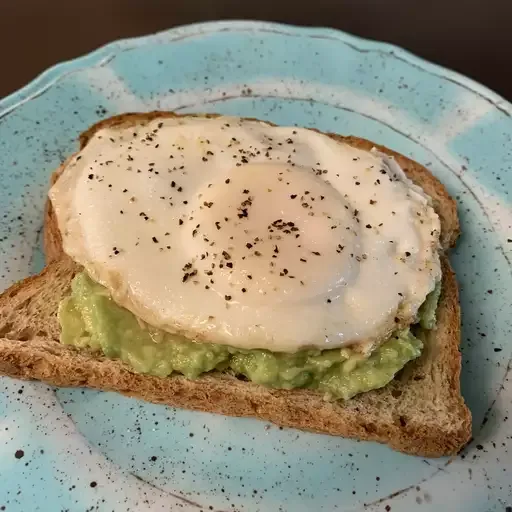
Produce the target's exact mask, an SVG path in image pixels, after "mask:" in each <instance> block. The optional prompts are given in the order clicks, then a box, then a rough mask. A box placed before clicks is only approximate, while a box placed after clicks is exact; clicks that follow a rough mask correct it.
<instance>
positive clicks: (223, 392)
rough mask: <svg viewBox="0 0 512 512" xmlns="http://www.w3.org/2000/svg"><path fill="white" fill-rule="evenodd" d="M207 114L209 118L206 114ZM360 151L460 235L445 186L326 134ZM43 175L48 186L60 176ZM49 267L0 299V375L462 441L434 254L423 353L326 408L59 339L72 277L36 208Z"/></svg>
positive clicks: (345, 429) (418, 440)
mask: <svg viewBox="0 0 512 512" xmlns="http://www.w3.org/2000/svg"><path fill="white" fill-rule="evenodd" d="M174 116H176V114H173V113H169V112H152V113H148V114H124V115H121V116H116V117H114V118H110V119H107V120H105V121H102V122H100V123H97V124H96V125H94V126H93V127H91V128H90V129H89V130H87V131H86V132H84V133H83V134H82V135H81V137H80V144H81V148H83V147H85V145H86V144H87V142H88V141H89V140H90V138H91V137H92V136H93V134H94V133H95V132H96V131H97V130H98V129H101V128H103V127H107V126H109V127H121V126H123V127H124V126H130V125H140V124H142V123H145V122H148V121H150V120H151V119H154V118H157V117H159V118H162V117H174ZM208 117H210V116H208ZM329 135H330V136H331V137H333V138H336V139H337V140H342V141H344V142H347V143H349V144H351V145H352V146H354V147H358V148H360V149H364V150H370V149H371V148H372V147H377V148H378V149H379V150H381V151H383V152H385V153H387V154H390V155H393V156H394V157H395V158H396V159H397V161H398V163H399V165H400V166H401V167H402V169H404V172H405V173H406V174H407V175H408V176H409V178H410V179H411V180H413V181H414V182H415V183H416V184H418V185H420V186H422V187H423V189H424V190H425V191H426V192H427V193H428V194H429V195H430V196H431V197H432V198H433V200H434V206H435V208H436V211H437V212H438V214H439V216H440V218H441V224H442V245H443V247H444V248H446V249H447V248H448V247H450V246H451V245H453V244H454V243H455V240H456V238H457V236H458V234H459V222H458V217H457V212H456V206H455V202H454V201H453V199H452V198H451V197H450V196H449V195H448V193H447V191H446V189H445V187H444V186H443V185H442V184H441V183H440V182H439V181H438V180H437V179H436V178H435V177H434V176H432V175H431V174H430V172H429V171H428V170H427V169H426V168H425V167H423V166H421V165H420V164H418V163H416V162H413V161H412V160H410V159H408V158H406V157H404V156H402V155H399V154H397V153H395V152H393V151H391V150H389V149H387V148H384V147H382V146H377V145H376V144H374V143H372V142H370V141H367V140H364V139H359V138H355V137H342V136H340V135H333V134H329ZM65 165H66V163H64V164H63V165H62V166H61V167H60V168H59V169H58V170H57V171H56V172H55V173H54V175H53V176H52V183H53V182H55V181H56V179H58V176H59V175H60V173H61V172H62V170H63V169H64V167H65ZM44 240H45V251H46V256H47V260H48V266H47V267H46V268H45V269H44V270H43V272H42V273H41V274H40V275H38V276H35V277H30V278H28V279H26V280H24V281H22V282H20V283H17V284H15V285H14V286H13V287H11V288H9V289H8V290H7V291H5V292H4V293H3V294H2V295H0V373H1V374H4V375H9V376H11V377H16V378H21V379H37V380H42V381H45V382H48V383H49V384H52V385H56V386H85V387H91V388H97V389H103V390H110V391H117V392H119V393H122V394H124V395H128V396H133V397H136V398H141V399H143V400H147V401H149V402H154V403H162V404H166V405H169V406H173V407H182V408H187V409H196V410H201V411H207V412H213V413H219V414H224V415H229V416H249V417H255V418H259V419H262V420H266V421H271V422H273V423H276V424H278V425H281V426H284V427H292V428H299V429H302V430H308V431H314V432H322V433H327V434H332V435H339V436H344V437H350V438H355V439H361V440H370V441H377V442H380V443H386V444H388V445H389V446H390V447H392V448H394V449H396V450H399V451H402V452H405V453H410V454H414V455H422V456H427V457H437V456H442V455H450V454H455V453H457V452H458V451H459V450H460V449H461V447H462V446H463V445H464V444H465V443H466V442H467V441H468V440H469V439H470V436H471V414H470V412H469V410H468V409H467V407H466V405H465V404H464V401H463V399H462V397H461V394H460V382H459V379H460V365H461V358H460V353H459V342H460V308H459V300H458V289H457V283H456V279H455V275H454V273H453V271H452V269H451V267H450V264H449V262H448V259H447V258H446V257H445V256H442V265H443V291H442V294H441V298H440V302H439V306H438V310H437V317H438V321H437V326H436V328H435V329H434V330H432V331H429V332H427V333H426V335H425V339H424V345H425V348H424V350H423V353H422V355H421V356H420V357H419V358H418V359H417V360H415V361H413V362H411V363H409V364H407V365H406V367H405V368H404V369H403V370H402V371H401V372H400V373H399V375H398V376H397V377H396V378H395V379H394V380H393V381H392V382H391V383H390V384H388V385H387V386H385V387H384V388H382V389H378V390H373V391H370V392H367V393H363V394H361V395H358V396H356V397H354V398H352V399H350V400H347V401H338V402H328V401H325V400H324V399H323V397H322V394H321V393H318V392H316V391H311V390H303V389H295V390H277V389H268V388H265V387H263V386H260V385H257V384H254V383H252V382H247V381H243V380H239V379H237V378H235V377H234V376H231V375H228V374H223V373H219V372H212V373H209V374H207V375H205V376H202V377H200V378H198V379H196V380H190V379H186V378H185V377H183V376H181V375H172V376H170V377H166V378H159V377H153V376H148V375H142V374H138V373H135V372H134V371H133V370H132V369H131V368H130V367H129V366H128V365H126V364H124V363H122V362H121V361H117V360H111V359H107V358H104V357H99V356H98V355H97V354H92V353H89V352H86V351H79V350H76V349H74V348H72V347H68V346H65V345H62V344H61V343H60V342H59V333H60V327H59V324H58V320H57V318H56V311H57V306H58V303H59V302H60V300H61V298H62V297H64V296H66V295H67V294H68V293H69V284H70V282H71V279H72V277H73V275H74V274H75V273H76V272H77V271H79V270H80V268H79V266H78V265H76V264H75V263H74V262H72V261H71V260H70V259H69V258H68V257H67V256H65V254H64V253H63V251H62V239H61V236H60V232H59V230H58V226H57V222H56V217H55V215H54V212H53V210H52V207H51V204H50V203H49V202H48V203H47V206H46V211H45V239H44Z"/></svg>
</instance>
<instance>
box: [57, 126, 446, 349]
mask: <svg viewBox="0 0 512 512" xmlns="http://www.w3.org/2000/svg"><path fill="white" fill-rule="evenodd" d="M50 198H51V201H52V204H53V207H54V209H55V212H56V216H57V219H58V223H59V228H60V230H61V233H62V236H63V246H64V250H65V252H66V253H67V254H68V255H69V256H71V257H72V258H73V259H74V260H75V261H77V262H78V263H80V264H82V265H83V266H84V267H85V269H86V270H87V271H88V272H89V274H90V275H91V277H92V278H93V279H95V280H96V281H98V282H99V283H101V284H103V285H104V286H106V287H107V288H108V290H109V291H110V293H111V294H112V297H113V299H114V300H115V301H116V302H117V303H118V304H119V305H121V306H123V307H125V308H127V309H128V310H130V311H131V312H132V313H134V314H135V315H136V316H138V317H139V318H140V319H142V320H144V321H146V322H147V323H149V324H151V325H153V326H155V327H160V328H162V329H164V330H167V331H169V332H179V333H183V334H185V335H186V336H187V337H188V338H190V339H195V340H198V341H209V342H213V343H221V344H228V345H231V346H235V347H239V348H247V349H251V348H266V349H269V350H272V351H296V350H299V349H301V348H304V347H317V348H320V349H327V348H335V347H340V346H344V345H348V344H354V343H362V342H375V341H378V340H382V339H383V338H384V337H386V336H388V335H389V333H390V332H392V331H393V329H395V328H396V326H397V323H403V322H406V323H407V322H409V323H410V322H412V321H413V319H414V318H415V316H416V314H417V311H418V308H419V307H420V305H421V304H422V303H423V301H424V300H425V297H426V295H427V294H428V293H429V292H430V291H432V289H433V288H434V285H435V283H436V281H438V280H439V279H440V273H441V270H440V265H439V256H438V247H439V233H440V223H439V218H438V216H437V214H436V213H435V212H434V210H433V208H432V206H431V204H430V200H429V198H428V197H427V196H426V195H425V194H424V193H423V192H422V191H421V189H419V188H418V187H416V186H414V185H413V184H412V183H411V182H410V181H409V180H408V179H407V178H406V177H405V175H404V174H403V172H402V171H401V170H400V168H399V167H398V165H397V164H396V162H395V161H394V160H393V159H391V158H389V157H387V156H385V155H383V154H380V153H378V152H376V151H372V152H366V151H361V150H358V149H354V148H352V147H351V146H349V145H347V144H345V143H341V142H339V141H336V140H333V139H331V138H329V137H327V136H326V135H323V134H320V133H317V132H314V131H311V130H308V129H302V128H293V127H274V126H270V125H268V124H266V123H263V122H258V121H247V120H243V119H238V118H226V117H218V118H214V119H207V118H203V117H183V118H165V119H164V118H162V119H156V120H154V121H151V122H149V123H147V124H145V125H138V126H135V127H133V126H132V127H118V128H106V129H102V130H99V131H98V132H97V133H96V134H95V135H94V136H93V137H92V138H91V140H90V141H89V142H88V144H87V146H86V147H85V148H84V149H83V150H82V151H80V152H79V153H78V154H77V155H75V156H74V157H73V158H72V160H71V161H70V163H69V164H68V165H67V167H66V169H65V170H64V172H63V174H62V175H61V177H60V178H59V180H58V181H57V183H56V184H55V185H54V186H53V187H52V189H51V191H50Z"/></svg>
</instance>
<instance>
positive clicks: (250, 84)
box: [0, 22, 512, 512]
mask: <svg viewBox="0 0 512 512" xmlns="http://www.w3.org/2000/svg"><path fill="white" fill-rule="evenodd" d="M151 109H170V110H175V111H178V112H195V111H207V112H220V113H223V114H236V115H242V116H250V117H257V118H261V119H268V120H270V121H273V122H275V123H278V124H285V125H292V124H297V125H300V126H314V127H316V128H319V129H321V130H325V131H333V132H339V133H343V134H354V135H359V136H362V137H366V138H369V139H372V140H374V141H377V142H380V143H382V144H384V145H386V146H389V147H390V148H393V149H395V150H397V151H399V152H402V153H404V154H406V155H409V156H411V157H412V158H413V159H415V160H417V161H419V162H421V163H423V164H425V165H426V166H427V167H428V168H429V169H431V170H432V172H433V173H434V174H435V175H436V176H438V177H439V178H440V179H441V180H442V181H443V182H444V183H445V184H446V186H447V187H448V189H449V191H450V193H451V194H452V195H453V196H455V197H456V198H457V199H458V204H459V212H460V216H461V220H462V230H463V235H462V237H461V239H460V242H459V244H458V247H457V249H456V250H455V251H454V252H453V254H452V261H453V264H454V266H455V268H456V271H457V275H458V277H459V280H460V287H461V303H462V311H463V335H462V351H463V375H462V388H463V394H464V396H465V398H466V400H467V402H468V404H469V406H470V408H471V411H472V413H473V418H474V440H473V441H472V442H471V443H470V444H469V446H468V447H467V448H466V449H465V450H464V452H463V453H462V454H461V455H460V456H458V457H455V458H453V459H450V460H448V459H441V460H439V459H437V460H432V459H431V460H427V459H422V458H416V457H410V456H406V455H402V454H399V453H394V452H392V451H391V450H389V449H388V448H386V447H385V446H380V445H376V444H372V443H357V442H354V441H348V440H344V439H340V438H335V437H328V436H322V435H313V434H306V433H302V432H298V431H295V430H282V429H279V428H277V427H274V426H271V425H268V424H265V423H264V422H260V421H255V420H249V419H233V418H225V417H222V416H215V415H211V414H203V413H197V412H189V411H181V410H174V409H171V408H166V407H163V406H157V405H151V404H148V403H144V402H140V401H137V400H133V399H129V398H123V397H121V396H118V395H116V394H112V393H102V392H98V391H92V390H81V389H54V388H50V387H48V386H45V385H43V384H40V383H26V382H25V383H23V382H19V381H16V380H11V379H7V378H3V379H0V391H1V393H0V510H2V511H3V510H5V511H8V512H30V511H36V510H41V511H60V510H69V511H85V510H91V511H92V510H101V511H104V510H105V511H107V510H108V511H110V510H116V511H127V510H130V511H137V512H142V511H159V510H166V511H169V510H185V511H192V512H197V511H199V510H203V511H205V512H206V511H210V510H214V511H233V510H244V511H258V510H260V511H264V512H267V511H272V512H273V511H285V510H286V511H293V512H301V511H304V512H308V511H311V510H327V511H331V510H345V511H346V510H350V511H361V510H363V509H364V510H392V511H393V512H399V511H404V512H405V511H407V512H409V511H410V510H411V509H416V508H417V509H418V510H422V511H425V512H427V511H434V510H435V511H439V510H443V511H444V510H446V511H458V510H464V511H466V512H473V511H474V512H484V511H494V510H497V511H510V510H512V509H511V506H512V498H511V496H512V486H511V481H512V479H511V474H512V408H511V399H512V382H511V381H510V380H511V379H510V359H511V351H512V332H511V317H512V310H511V294H512V292H511V290H512V277H511V259H512V239H511V238H512V230H511V224H512V212H511V208H510V198H509V196H508V194H509V192H510V191H511V190H512V169H511V166H512V140H511V139H512V119H511V114H512V107H511V106H510V105H509V104H508V103H507V102H505V101H504V100H503V99H501V98H500V97H498V96H497V95H496V94H494V93H492V92H490V91H489V90H487V89H485V88H484V87H482V86H480V85H478V84H476V83H474V82H472V81H470V80H468V79H466V78H463V77H461V76H460V75H457V74H455V73H453V72H450V71H447V70H444V69H441V68H439V67H437V66H434V65H432V64H429V63H427V62H424V61H422V60H420V59H418V58H416V57H414V56H412V55H410V54H408V53H406V52H404V51H402V50H399V49H397V48H394V47H391V46H388V45H384V44H380V43H374V42H368V41H363V40H361V39H357V38H354V37H351V36H348V35H346V34H343V33H341V32H336V31H333V30H325V29H305V28H294V27H288V26H282V25H273V24H267V23H251V22H248V23H246V22H234V23H210V24H203V25H193V26H188V27H184V28H178V29H174V30H171V31H168V32H164V33H161V34H157V35H153V36H150V37H144V38H141V39H133V40H128V41H120V42H117V43H114V44H111V45H108V46H106V47H104V48H102V49H100V50H98V51H96V52H94V53H92V54H90V55H88V56H86V57H82V58H80V59H78V60H75V61H72V62H68V63H64V64H60V65H58V66H57V67H55V68H52V69H51V70H50V71H47V72H46V73H44V74H43V75H42V76H41V77H39V78H38V79H37V80H35V81H34V82H33V83H31V84H30V85H29V86H27V87H25V88H24V89H22V90H21V91H19V92H17V93H15V94H14V95H12V96H10V97H8V98H6V99H4V100H3V101H1V102H0V170H1V173H2V187H1V190H0V204H1V208H2V211H1V213H2V215H1V216H0V249H1V252H0V253H1V259H0V286H1V287H2V288H3V287H6V286H8V285H9V284H11V283H13V282H14V281H16V280H18V279H20V278H22V277H25V276H26V275H28V274H30V273H34V272H37V271H38V270H40V269H41V267H42V265H43V257H42V252H41V236H40V235H41V225H42V220H43V217H42V211H43V203H44V200H45V194H46V191H47V187H48V177H49V176H50V173H51V172H52V170H53V169H55V168H56V167H57V166H58V165H59V164H60V163H61V161H62V160H63V159H64V158H65V157H66V155H69V154H70V153H71V152H72V151H74V150H75V149H76V147H77V142H76V141H77V135H78V134H79V133H80V132H81V131H82V130H84V129H85V128H87V127H88V126H89V125H91V124H92V123H94V122H96V121H98V120H99V119H101V118H104V117H107V116H110V115H113V114H118V113H120V112H125V111H134V110H151Z"/></svg>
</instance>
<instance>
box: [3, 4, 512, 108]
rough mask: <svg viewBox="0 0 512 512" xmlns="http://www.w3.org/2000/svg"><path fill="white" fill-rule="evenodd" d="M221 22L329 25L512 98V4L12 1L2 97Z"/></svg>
mask: <svg viewBox="0 0 512 512" xmlns="http://www.w3.org/2000/svg"><path fill="white" fill-rule="evenodd" d="M299 5H303V7H299ZM215 19H261V20H272V21H280V22H287V23H294V24H301V25H319V26H330V27H335V28H340V29H342V30H345V31H347V32H351V33H353V34H357V35H360V36H363V37H368V38H372V39H377V40H382V41H388V42H392V43H395V44H397V45H400V46H402V47H404V48H407V49H408V50H410V51H412V52H414V53H416V54H417V55H420V56H422V57H424V58H426V59H429V60H431V61H434V62H436V63H438V64H442V65H444V66H447V67H449V68H452V69H455V70H457V71H460V72H462V73H464V74H466V75H468V76H470V77H472V78H474V79H476V80H478V81H479V82H481V83H483V84H485V85H487V86H488V87H490V88H492V89H494V90H495V91H496V92H498V93H500V94H501V95H503V96H504V97H505V98H507V99H508V100H512V71H511V69H510V66H511V57H512V28H511V23H512V0H485V1H484V0H309V2H306V1H303V2H300V0H189V1H182V0H181V1H180V0H85V1H82V2H73V1H70V0H6V1H4V2H2V6H1V7H0V48H1V54H0V55H1V59H0V63H1V65H2V71H1V73H0V97H3V96H5V95H7V94H9V93H11V92H13V91H14V90H16V89H17V88H19V87H20V86H22V85H24V84H25V83H27V82H28V81H30V80H32V79H33V78H34V77H35V76H36V75H37V74H39V73H40V72H41V71H43V70H44V69H45V68H47V67H49V66H51V65H52V64H55V63H57V62H59V61H62V60H65V59H71V58H74V57H77V56H79V55H81V54H84V53H87V52H89V51H91V50H93V49H94V48H96V47H98V46H100V45H102V44H104V43H107V42H109V41H112V40H114V39H117V38H121V37H130V36H136V35H142V34H147V33H151V32H155V31H158V30H163V29H166V28H169V27H173V26H176V25H181V24H186V23H192V22H197V21H206V20H215Z"/></svg>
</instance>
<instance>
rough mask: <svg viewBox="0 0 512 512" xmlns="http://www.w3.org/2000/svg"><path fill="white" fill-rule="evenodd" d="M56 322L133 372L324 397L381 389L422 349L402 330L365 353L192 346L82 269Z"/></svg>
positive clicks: (433, 297) (72, 340)
mask: <svg viewBox="0 0 512 512" xmlns="http://www.w3.org/2000/svg"><path fill="white" fill-rule="evenodd" d="M439 294H440V287H439V286H438V287H436V289H435V290H434V291H433V292H432V293H431V294H430V295H429V296H428V298H427V300H426V301H425V303H424V304H423V306H422V308H421V310H420V318H419V323H420V326H421V328H424V329H431V328H432V327H433V326H434V325H435V310H436V307H437V301H438V299H439ZM59 321H60V324H61V328H62V335H61V341H62V343H64V344H67V345H73V346H75V347H77V348H83V349H88V350H92V351H97V352H101V353H103V354H104V355H105V356H106V357H108V358H115V359H121V360H122V361H124V362H125V363H127V364H128V365H130V366H131V367H132V368H133V369H134V370H135V371H136V372H139V373H147V374H151V375H155V376H158V377H166V376H168V375H170V374H171V373H173V372H178V373H181V374H183V375H185V376H186V377H188V378H196V377H198V376H200V375H201V374H203V373H205V372H210V371H213V370H217V371H224V372H228V373H231V374H234V375H237V376H242V375H243V376H244V377H245V378H247V379H249V380H251V381H253V382H255V383H257V384H262V385H264V386H268V387H272V388H283V389H292V388H309V389H317V390H319V391H321V392H323V393H324V394H325V396H326V397H327V398H329V399H348V398H351V397H352V396H354V395H356V394H358V393H362V392H364V391H369V390H371V389H376V388H380V387H383V386H385V385H386V384H387V383H388V382H389V381H391V380H392V379H393V377H394V375H395V374H396V373H397V372H398V371H399V370H401V369H402V368H403V367H404V366H405V364H406V363H407V362H408V361H411V360H412V359H415V358H417V357H418V356H419V355H420V354H421V349H422V342H421V341H420V340H419V339H418V338H416V337H415V336H413V335H412V333H411V332H410V331H409V329H404V330H401V331H397V332H395V333H394V335H393V336H391V337H390V338H389V339H388V340H387V341H385V342H384V343H382V344H381V345H380V346H379V347H378V348H376V349H375V350H374V351H373V352H372V353H371V354H370V355H369V356H364V355H362V354H360V353H358V352H355V351H354V350H351V349H350V348H341V349H339V348H338V349H330V350H323V351H321V350H301V351H299V352H297V353H293V354H289V353H281V352H271V351H268V350H260V349H253V350H244V349H239V348H234V347H230V346H228V345H219V344H213V343H200V342H195V341H193V340H189V339H187V338H185V337H183V336H180V335H175V334H169V333H167V332H164V331H162V330H159V329H156V328H153V327H151V326H149V325H145V324H144V323H143V322H141V321H140V320H138V319H137V318H136V316H135V315H133V314H132V313H131V312H129V311H128V310H126V309H124V308H122V307H120V306H118V305H117V304H116V303H115V302H114V301H113V300H112V299H111V298H110V296H109V293H108V291H107V290H106V288H104V287H103V286H101V285H99V284H97V283H96V282H94V281H93V280H91V279H90V277H88V275H87V274H86V273H84V272H82V273H80V274H78V275H77V276H76V277H75V278H74V279H73V282H72V284H71V295H70V296H69V297H67V298H65V299H64V300H63V301H62V302H61V304H60V307H59Z"/></svg>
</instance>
